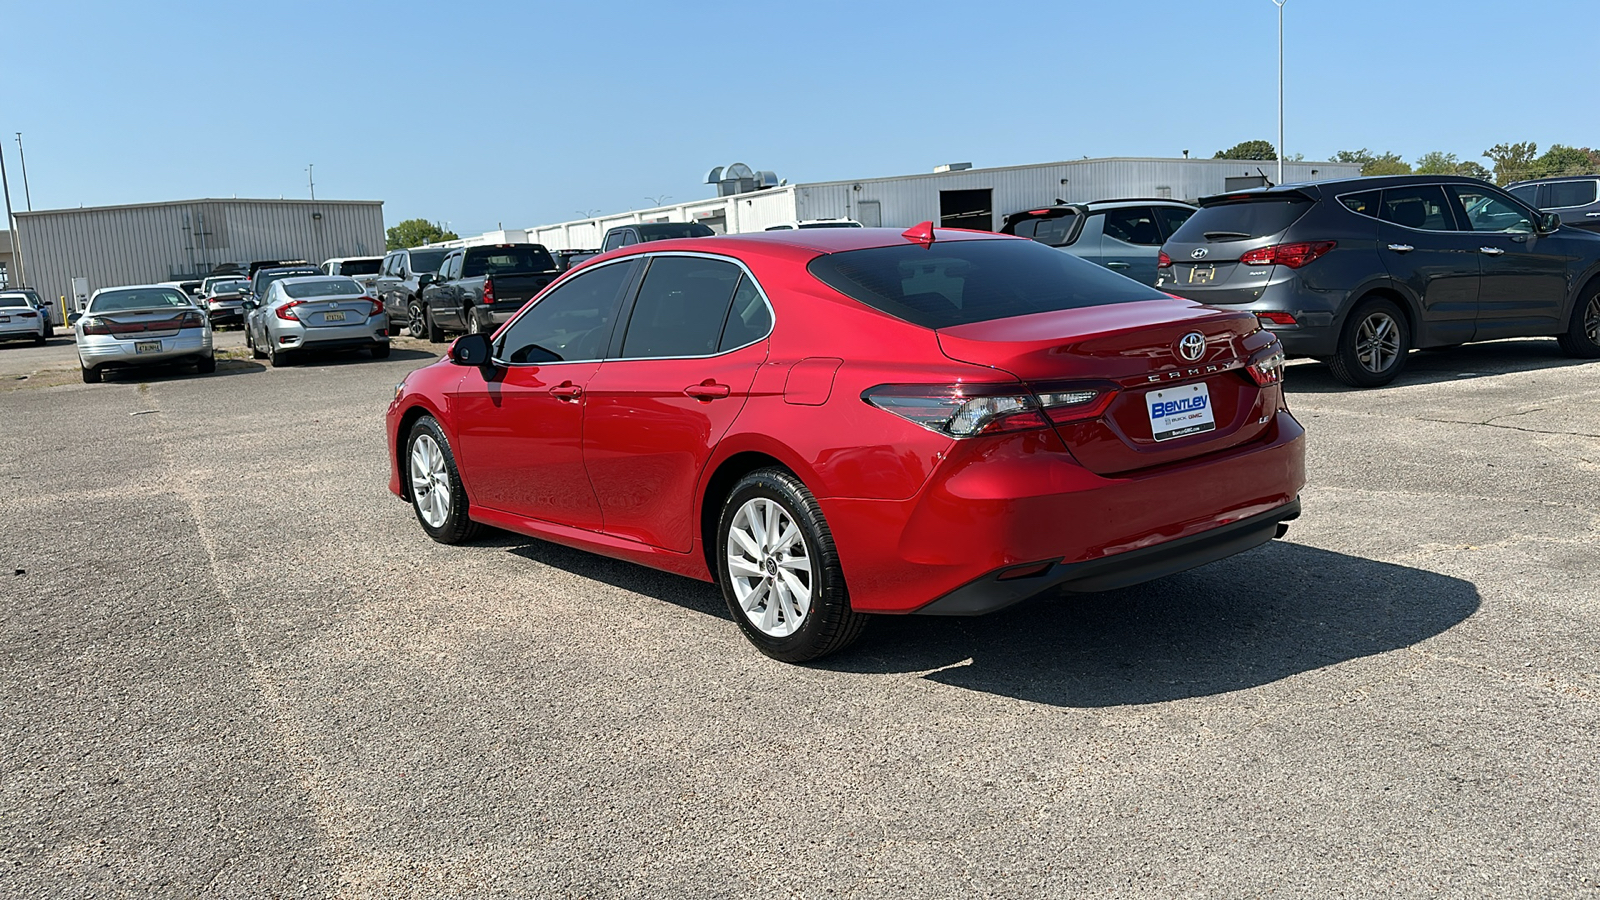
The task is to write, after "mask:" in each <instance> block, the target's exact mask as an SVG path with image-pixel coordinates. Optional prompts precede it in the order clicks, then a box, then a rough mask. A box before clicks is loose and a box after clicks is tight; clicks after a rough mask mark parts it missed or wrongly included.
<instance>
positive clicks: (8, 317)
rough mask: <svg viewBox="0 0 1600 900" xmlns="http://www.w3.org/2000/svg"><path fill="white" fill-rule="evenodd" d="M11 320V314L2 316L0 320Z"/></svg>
mask: <svg viewBox="0 0 1600 900" xmlns="http://www.w3.org/2000/svg"><path fill="white" fill-rule="evenodd" d="M9 321H11V317H10V316H0V322H9Z"/></svg>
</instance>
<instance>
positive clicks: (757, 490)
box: [713, 469, 868, 662]
mask: <svg viewBox="0 0 1600 900" xmlns="http://www.w3.org/2000/svg"><path fill="white" fill-rule="evenodd" d="M774 529H775V530H776V532H777V533H776V534H773V533H772V531H773V530H774ZM713 552H714V553H715V554H716V560H717V562H716V575H717V581H718V583H719V584H720V585H721V586H722V597H723V599H724V600H725V601H726V602H727V604H728V612H729V613H731V614H732V615H733V620H734V621H735V622H736V623H738V625H739V630H741V631H743V632H744V636H745V637H746V638H748V639H749V640H750V643H752V644H755V645H756V649H758V650H760V651H761V652H762V653H765V654H766V655H767V656H770V657H772V658H773V659H776V660H781V661H783V662H805V661H806V660H811V659H817V658H820V657H823V656H827V655H828V654H830V653H837V652H838V651H840V650H843V649H844V648H845V647H848V646H849V645H850V644H851V643H853V642H854V641H855V640H856V638H858V637H860V636H861V632H862V630H863V629H864V628H865V627H866V624H867V619H868V617H867V616H865V615H862V614H861V613H858V612H856V611H855V610H854V609H852V608H851V607H850V594H849V592H848V591H847V590H846V588H845V583H844V571H843V569H842V568H841V567H840V565H839V554H838V552H837V550H836V549H835V548H834V545H833V532H832V531H830V530H829V529H828V523H827V520H825V519H824V518H823V516H822V507H820V506H819V505H818V504H817V500H816V498H815V497H813V496H812V495H811V491H809V490H807V489H806V486H805V484H804V483H802V482H801V481H800V479H798V478H796V477H795V476H794V475H792V474H790V473H789V472H787V471H784V470H783V469H758V470H756V471H754V472H751V473H750V474H749V475H746V476H745V477H744V478H741V479H740V480H739V483H738V484H735V485H734V486H733V490H732V491H730V492H729V494H728V497H727V499H726V500H725V501H724V502H723V504H722V513H721V516H720V517H719V519H718V522H717V542H716V545H715V549H714V551H713ZM735 567H737V569H736V568H735ZM796 622H798V624H796Z"/></svg>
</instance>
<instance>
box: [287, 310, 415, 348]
mask: <svg viewBox="0 0 1600 900" xmlns="http://www.w3.org/2000/svg"><path fill="white" fill-rule="evenodd" d="M273 328H274V331H273V333H272V335H271V337H272V340H273V341H274V342H275V343H276V344H277V346H278V349H279V350H280V351H282V350H301V349H305V350H337V349H340V348H349V347H370V346H372V345H373V344H387V343H389V319H388V317H387V316H371V317H368V318H367V319H366V320H365V321H363V322H357V323H354V324H351V325H318V326H307V325H301V324H285V325H281V326H280V325H278V324H277V323H273Z"/></svg>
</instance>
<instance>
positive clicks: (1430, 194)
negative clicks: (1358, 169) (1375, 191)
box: [1378, 184, 1456, 231]
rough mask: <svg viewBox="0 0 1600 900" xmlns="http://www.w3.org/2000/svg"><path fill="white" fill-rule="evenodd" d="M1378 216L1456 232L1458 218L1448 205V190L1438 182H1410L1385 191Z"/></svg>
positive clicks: (1411, 226)
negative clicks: (1445, 196) (1451, 212)
mask: <svg viewBox="0 0 1600 900" xmlns="http://www.w3.org/2000/svg"><path fill="white" fill-rule="evenodd" d="M1378 218H1380V219H1382V220H1383V221H1385V222H1393V223H1394V224H1396V225H1403V226H1405V227H1406V228H1417V229H1421V230H1423V231H1454V230H1455V227H1456V224H1455V219H1454V218H1452V217H1451V215H1450V209H1449V207H1448V206H1447V205H1446V202H1445V198H1444V189H1443V188H1441V187H1439V186H1438V185H1436V184H1418V185H1407V186H1406V187H1398V188H1389V189H1388V190H1385V191H1384V192H1383V200H1382V202H1381V203H1380V204H1379V208H1378Z"/></svg>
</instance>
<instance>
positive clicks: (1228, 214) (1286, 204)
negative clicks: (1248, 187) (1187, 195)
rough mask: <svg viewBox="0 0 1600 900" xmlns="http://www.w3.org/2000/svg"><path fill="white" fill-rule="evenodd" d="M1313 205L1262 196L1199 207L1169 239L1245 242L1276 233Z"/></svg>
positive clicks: (1304, 200)
mask: <svg viewBox="0 0 1600 900" xmlns="http://www.w3.org/2000/svg"><path fill="white" fill-rule="evenodd" d="M1314 205H1316V204H1314V203H1313V202H1312V201H1311V200H1310V199H1308V198H1306V197H1302V196H1288V197H1275V196H1270V195H1269V196H1264V197H1260V198H1259V199H1258V198H1250V199H1247V200H1230V201H1223V202H1221V203H1213V204H1211V205H1208V206H1202V207H1201V208H1200V210H1199V211H1198V212H1196V213H1195V214H1194V215H1192V216H1190V217H1189V221H1187V222H1184V223H1183V226H1182V227H1180V228H1179V229H1178V231H1177V233H1175V234H1173V236H1172V240H1173V241H1176V242H1181V243H1188V244H1204V243H1208V242H1213V241H1248V240H1253V239H1255V238H1264V237H1269V236H1271V235H1275V234H1278V233H1280V232H1282V231H1283V230H1284V229H1286V228H1288V227H1289V226H1290V225H1293V224H1294V223H1295V221H1296V220H1298V219H1299V218H1300V217H1301V216H1303V215H1305V214H1306V212H1307V211H1308V210H1310V209H1311V207H1312V206H1314Z"/></svg>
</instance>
